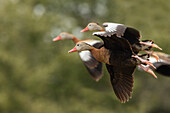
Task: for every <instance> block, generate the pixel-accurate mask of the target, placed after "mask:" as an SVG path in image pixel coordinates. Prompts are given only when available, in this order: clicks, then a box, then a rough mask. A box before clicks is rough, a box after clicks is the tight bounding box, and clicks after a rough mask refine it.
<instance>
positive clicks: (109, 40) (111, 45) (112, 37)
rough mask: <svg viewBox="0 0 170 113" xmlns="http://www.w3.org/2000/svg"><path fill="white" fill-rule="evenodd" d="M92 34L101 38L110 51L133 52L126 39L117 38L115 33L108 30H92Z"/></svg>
mask: <svg viewBox="0 0 170 113" xmlns="http://www.w3.org/2000/svg"><path fill="white" fill-rule="evenodd" d="M93 35H95V36H97V37H99V38H101V39H102V40H103V42H104V45H103V46H104V47H105V48H106V49H109V50H112V51H124V52H126V53H131V55H132V53H133V51H132V47H131V45H130V43H129V42H128V40H126V39H125V38H119V37H117V36H116V34H112V33H110V32H105V31H104V32H94V33H93Z"/></svg>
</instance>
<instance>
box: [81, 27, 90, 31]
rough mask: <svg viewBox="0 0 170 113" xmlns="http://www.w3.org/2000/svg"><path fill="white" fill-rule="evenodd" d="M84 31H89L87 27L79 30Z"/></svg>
mask: <svg viewBox="0 0 170 113" xmlns="http://www.w3.org/2000/svg"><path fill="white" fill-rule="evenodd" d="M85 31H89V28H88V27H86V28H84V29H83V30H81V31H80V32H85Z"/></svg>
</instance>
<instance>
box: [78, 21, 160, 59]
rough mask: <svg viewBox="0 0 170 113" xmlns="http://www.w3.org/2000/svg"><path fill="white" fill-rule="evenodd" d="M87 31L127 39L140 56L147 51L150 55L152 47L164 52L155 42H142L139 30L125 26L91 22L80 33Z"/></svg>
mask: <svg viewBox="0 0 170 113" xmlns="http://www.w3.org/2000/svg"><path fill="white" fill-rule="evenodd" d="M85 31H100V32H103V33H105V32H108V33H109V35H111V34H115V35H116V36H117V37H119V38H125V39H127V40H128V41H129V43H130V44H131V46H132V49H133V51H134V53H135V54H138V53H139V51H146V52H147V53H148V51H149V50H150V49H151V48H152V47H155V48H157V49H160V50H162V48H160V47H159V46H158V45H157V44H154V41H153V40H142V41H140V37H141V34H140V32H139V31H138V30H137V29H135V28H132V27H127V26H125V25H124V24H119V23H111V22H105V23H103V27H101V26H100V25H99V24H98V23H95V22H91V23H89V24H88V25H87V26H86V27H85V28H84V29H83V30H81V31H80V32H85ZM151 55H152V54H151ZM153 56H154V57H155V58H156V59H157V60H158V59H159V58H158V57H157V56H156V55H153Z"/></svg>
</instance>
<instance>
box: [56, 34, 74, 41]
mask: <svg viewBox="0 0 170 113" xmlns="http://www.w3.org/2000/svg"><path fill="white" fill-rule="evenodd" d="M73 37H74V35H73V34H70V33H67V32H62V33H60V34H59V36H58V37H56V38H54V39H53V41H58V40H71V39H73Z"/></svg>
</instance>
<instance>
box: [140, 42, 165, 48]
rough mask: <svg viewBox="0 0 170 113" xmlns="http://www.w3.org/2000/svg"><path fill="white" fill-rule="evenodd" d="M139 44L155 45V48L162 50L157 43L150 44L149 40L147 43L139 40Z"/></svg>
mask: <svg viewBox="0 0 170 113" xmlns="http://www.w3.org/2000/svg"><path fill="white" fill-rule="evenodd" d="M140 44H144V45H147V46H151V47H155V48H157V49H159V50H162V48H160V47H159V46H158V45H156V44H152V43H151V42H149V43H147V42H140Z"/></svg>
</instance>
